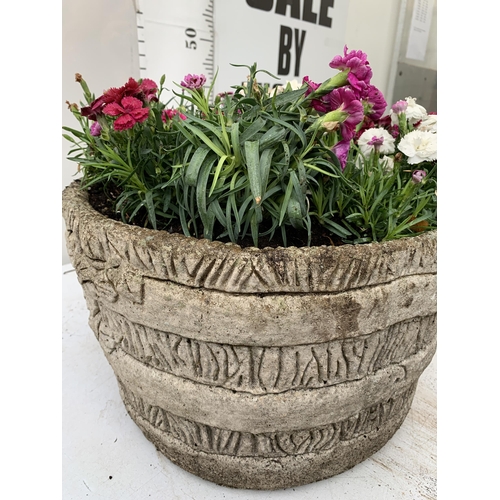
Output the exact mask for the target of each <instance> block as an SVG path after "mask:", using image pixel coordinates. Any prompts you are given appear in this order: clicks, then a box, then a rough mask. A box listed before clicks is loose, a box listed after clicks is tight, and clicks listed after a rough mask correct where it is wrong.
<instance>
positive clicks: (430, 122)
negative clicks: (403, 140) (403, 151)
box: [417, 115, 437, 134]
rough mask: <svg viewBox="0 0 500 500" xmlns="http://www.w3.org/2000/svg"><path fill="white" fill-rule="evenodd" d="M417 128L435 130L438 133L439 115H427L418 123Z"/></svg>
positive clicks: (423, 130) (424, 130)
mask: <svg viewBox="0 0 500 500" xmlns="http://www.w3.org/2000/svg"><path fill="white" fill-rule="evenodd" d="M417 130H422V132H426V131H427V132H433V133H435V134H436V133H437V115H426V116H425V117H424V118H423V119H422V122H421V123H420V124H419V125H418V127H417Z"/></svg>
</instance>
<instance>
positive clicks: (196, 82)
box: [181, 73, 207, 90]
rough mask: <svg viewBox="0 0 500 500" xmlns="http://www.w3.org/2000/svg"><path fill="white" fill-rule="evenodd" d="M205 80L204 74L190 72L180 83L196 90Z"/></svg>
mask: <svg viewBox="0 0 500 500" xmlns="http://www.w3.org/2000/svg"><path fill="white" fill-rule="evenodd" d="M206 81H207V79H206V78H205V75H192V74H191V73H190V74H188V75H186V76H185V77H184V80H183V81H182V82H181V85H182V86H183V87H186V88H187V89H192V90H197V89H200V88H201V87H203V85H205V82H206Z"/></svg>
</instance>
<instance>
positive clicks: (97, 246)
mask: <svg viewBox="0 0 500 500" xmlns="http://www.w3.org/2000/svg"><path fill="white" fill-rule="evenodd" d="M63 213H64V217H65V220H66V225H67V244H68V253H69V255H70V258H71V260H72V263H73V265H74V267H75V269H76V271H77V274H78V278H79V281H80V283H81V284H82V286H83V290H84V293H85V298H86V301H87V305H88V307H89V311H90V321H89V322H90V325H91V327H92V329H93V330H94V332H95V334H96V336H97V338H98V340H99V342H100V344H101V346H102V348H103V350H104V353H105V354H106V356H107V358H108V361H109V362H110V364H111V366H112V367H113V370H114V372H115V374H116V376H117V378H118V380H119V383H120V390H121V394H122V397H123V400H124V402H125V405H126V407H127V410H128V411H129V414H130V416H131V417H132V418H133V419H134V421H135V422H136V423H137V424H138V425H139V427H140V428H141V429H142V430H143V432H144V434H145V435H146V437H147V438H148V439H150V440H151V441H152V442H153V443H154V444H155V445H156V446H157V447H158V448H159V449H160V450H161V451H162V452H163V453H164V454H165V455H166V456H167V457H169V458H170V459H171V460H172V461H173V462H175V463H177V464H178V465H180V466H181V467H184V468H185V469H187V470H189V471H190V472H193V473H195V474H198V475H199V476H201V477H204V478H206V479H209V480H211V481H214V482H216V483H218V484H224V485H227V486H233V487H238V488H254V489H278V488H286V487H290V486H295V485H299V484H305V483H309V482H313V481H317V480H320V479H323V478H326V477H330V476H332V475H334V474H338V473H340V472H343V471H344V470H346V469H348V468H350V467H352V466H354V465H356V464H357V463H359V462H360V461H362V460H364V459H365V458H367V457H368V456H370V455H371V454H373V453H374V452H375V451H377V450H378V449H380V448H381V447H382V446H383V445H384V444H385V443H386V442H387V440H388V439H390V437H391V436H392V435H393V434H394V432H395V431H396V430H397V429H398V428H399V426H400V425H401V423H402V421H403V420H404V418H405V416H406V414H407V412H408V410H409V408H410V405H411V401H412V398H413V394H414V391H415V387H416V383H417V380H418V377H419V376H420V374H421V373H422V371H423V370H424V369H425V368H426V367H427V365H428V364H429V363H430V361H431V359H432V356H433V355H434V352H435V349H436V321H435V318H436V234H435V233H427V234H424V235H421V236H417V237H414V238H409V239H404V240H398V241H392V242H388V243H383V244H372V245H359V246H342V247H326V246H323V247H314V248H301V249H298V248H286V249H283V248H280V249H264V250H258V249H241V248H240V247H239V246H237V245H233V244H222V243H218V242H208V241H203V240H202V241H200V240H195V239H193V238H186V237H184V236H182V235H171V234H168V233H166V232H161V231H153V230H147V229H141V228H137V227H133V226H128V225H125V224H122V223H119V222H116V221H112V220H109V219H107V218H105V217H103V216H102V215H100V214H98V213H97V212H95V211H94V210H93V209H92V208H91V207H90V205H89V204H88V202H87V201H86V194H85V193H84V192H81V191H79V189H78V187H77V185H72V186H70V187H68V188H67V189H66V190H65V191H64V194H63Z"/></svg>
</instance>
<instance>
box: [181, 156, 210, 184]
mask: <svg viewBox="0 0 500 500" xmlns="http://www.w3.org/2000/svg"><path fill="white" fill-rule="evenodd" d="M209 151H210V149H209V148H208V147H207V146H201V147H199V148H198V149H197V150H196V151H195V152H194V154H193V157H192V158H191V161H190V162H189V164H188V166H187V168H186V171H185V174H184V179H185V182H186V184H187V185H188V186H196V181H197V179H198V175H199V172H200V168H201V165H202V164H203V162H204V160H205V158H206V157H207V154H208V153H209Z"/></svg>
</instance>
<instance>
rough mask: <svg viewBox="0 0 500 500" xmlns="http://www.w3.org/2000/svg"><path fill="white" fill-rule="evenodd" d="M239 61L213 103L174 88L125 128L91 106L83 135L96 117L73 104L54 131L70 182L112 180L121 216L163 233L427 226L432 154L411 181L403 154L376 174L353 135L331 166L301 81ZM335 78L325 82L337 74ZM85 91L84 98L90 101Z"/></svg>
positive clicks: (384, 233)
mask: <svg viewBox="0 0 500 500" xmlns="http://www.w3.org/2000/svg"><path fill="white" fill-rule="evenodd" d="M247 69H248V71H249V77H248V83H247V85H246V86H237V87H234V93H227V94H224V95H219V96H217V97H216V99H215V102H214V104H212V105H210V104H209V101H208V98H207V96H208V95H210V91H211V89H209V90H208V92H206V93H205V91H204V89H203V88H197V89H186V88H183V87H180V88H182V92H181V91H179V92H178V93H177V97H178V99H179V104H178V108H177V109H176V110H175V112H174V113H172V116H171V117H170V118H169V117H166V116H165V111H166V109H167V106H166V105H165V104H163V103H162V102H161V101H160V100H155V99H152V100H150V101H148V102H146V103H145V104H146V105H147V106H148V107H149V108H150V112H149V115H148V117H147V119H146V120H145V121H143V122H140V123H139V122H138V123H135V125H133V127H131V128H128V129H126V130H115V129H114V127H113V118H112V117H111V116H109V115H106V114H103V113H99V114H98V115H97V121H98V123H99V124H100V126H101V130H100V133H99V134H94V135H93V133H92V132H91V126H92V125H93V124H94V126H95V123H96V122H94V121H93V120H90V121H89V119H88V118H86V117H85V116H83V115H82V111H81V110H78V108H77V107H76V106H74V105H73V106H72V107H71V110H72V112H73V114H74V115H75V117H76V119H77V120H78V121H79V124H80V128H81V130H75V129H72V128H68V127H64V130H65V131H66V132H68V133H69V134H65V135H64V136H65V137H66V139H68V140H69V141H71V143H72V149H71V151H70V153H69V158H70V159H71V160H73V161H75V162H77V163H78V165H79V168H81V169H82V171H83V181H82V186H83V187H84V188H88V187H90V186H95V185H99V186H101V187H103V188H104V189H106V187H107V186H108V187H115V188H118V189H119V192H120V194H119V196H118V197H117V198H116V199H114V201H113V202H114V204H115V209H116V211H117V212H119V213H120V215H121V218H122V220H123V222H125V223H136V224H140V225H143V226H146V227H152V228H154V229H160V230H163V229H168V228H169V227H170V225H171V224H172V223H174V222H175V223H176V224H179V225H180V226H181V227H182V231H183V233H184V234H185V235H187V236H195V237H204V238H207V239H210V240H212V239H220V238H226V239H229V240H230V241H233V242H235V243H236V242H238V241H241V240H242V239H243V238H245V237H247V236H251V237H252V239H253V243H254V245H255V246H258V244H259V238H260V237H263V236H273V235H274V234H275V233H278V234H279V235H281V237H282V239H283V242H284V243H285V245H286V241H287V234H290V233H291V232H293V231H296V230H305V231H306V232H307V234H308V242H309V243H310V242H311V230H312V225H313V221H314V222H317V223H319V224H321V225H322V226H323V227H324V228H326V230H327V231H328V232H329V233H331V234H333V235H336V236H338V237H339V238H341V239H342V240H343V241H344V242H346V243H365V242H371V241H384V240H389V239H394V238H400V237H403V236H411V235H413V234H415V227H416V224H419V223H420V225H419V226H418V227H419V229H422V223H424V224H426V227H425V229H426V230H428V229H434V228H435V227H436V194H435V192H436V169H437V164H436V162H428V164H426V165H425V166H426V167H427V176H426V177H425V179H424V180H423V182H421V183H418V184H416V183H415V182H413V181H412V171H413V170H412V169H411V168H409V167H408V164H407V163H405V160H404V155H401V154H400V158H399V159H396V161H395V164H394V168H393V169H392V170H390V171H386V164H385V163H384V162H383V161H381V160H380V158H379V155H378V154H375V153H374V154H372V155H371V156H370V157H368V158H366V159H364V161H363V160H362V159H363V157H362V155H361V154H360V152H359V150H357V148H356V146H355V144H353V145H352V147H351V150H350V155H349V158H348V161H347V164H346V167H345V169H344V170H343V171H342V168H341V166H340V163H339V160H338V158H337V157H336V156H335V154H334V153H333V152H332V144H335V143H336V141H338V140H339V139H340V138H341V137H340V136H339V132H338V129H337V130H336V131H333V132H331V131H328V130H325V129H324V128H323V127H322V126H321V124H319V125H318V123H319V122H317V120H318V113H317V112H315V111H314V110H313V109H311V108H310V106H309V104H310V100H311V95H309V96H308V97H307V96H306V95H305V94H306V90H307V87H305V86H304V87H302V88H299V89H295V90H293V89H291V88H290V86H288V88H286V89H285V90H284V91H283V92H282V93H276V92H272V91H270V90H269V89H268V88H267V87H264V86H261V85H259V84H258V82H257V74H258V71H257V69H256V66H255V65H254V66H251V67H247ZM344 73H345V72H344ZM341 75H342V74H341ZM337 80H338V83H337ZM337 80H335V81H334V80H333V79H331V80H330V81H329V85H330V86H332V85H333V86H335V85H337V86H340V85H341V84H342V81H345V78H344V80H342V79H339V78H337ZM82 82H83V83H82V86H84V89H85V88H86V83H85V82H84V81H83V80H82ZM163 82H164V77H162V79H161V85H163ZM332 82H333V83H332ZM139 83H140V82H139ZM325 88H326V87H325ZM332 88H333V87H332ZM162 90H163V89H162V88H160V89H159V95H161V91H162ZM327 90H328V91H331V88H330V87H328V89H327ZM85 95H86V98H87V105H88V106H90V105H91V104H92V103H93V102H95V98H94V96H92V95H91V94H90V92H85ZM315 124H316V125H315ZM419 168H423V166H422V165H419Z"/></svg>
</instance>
